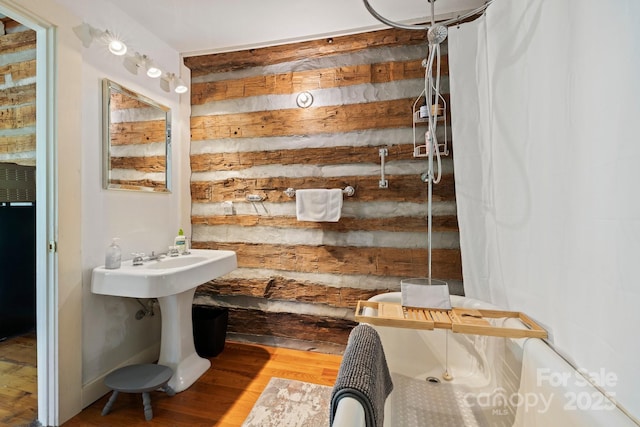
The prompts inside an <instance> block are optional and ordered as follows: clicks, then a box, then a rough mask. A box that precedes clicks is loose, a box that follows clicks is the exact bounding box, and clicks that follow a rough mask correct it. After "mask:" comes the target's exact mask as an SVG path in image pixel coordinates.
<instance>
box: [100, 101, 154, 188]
mask: <svg viewBox="0 0 640 427" xmlns="http://www.w3.org/2000/svg"><path fill="white" fill-rule="evenodd" d="M162 114H163V113H160V112H158V110H157V109H155V108H154V107H150V106H149V104H146V103H144V102H140V101H138V100H137V99H133V98H132V97H130V96H128V95H125V94H122V93H118V92H114V93H112V94H111V98H110V115H111V124H110V126H109V143H110V153H109V154H110V156H109V162H110V165H109V167H110V178H109V182H110V183H111V184H117V185H118V186H119V187H120V188H127V187H128V186H133V187H135V186H144V187H153V188H158V189H163V188H164V187H165V185H166V183H165V172H166V169H167V164H166V122H165V119H164V117H161V116H162Z"/></svg>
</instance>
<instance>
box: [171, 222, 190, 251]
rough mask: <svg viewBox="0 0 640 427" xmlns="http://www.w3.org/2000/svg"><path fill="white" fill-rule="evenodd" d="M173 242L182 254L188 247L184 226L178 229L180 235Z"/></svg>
mask: <svg viewBox="0 0 640 427" xmlns="http://www.w3.org/2000/svg"><path fill="white" fill-rule="evenodd" d="M173 244H174V245H175V247H176V248H177V249H178V253H179V254H180V255H182V254H184V251H185V248H186V247H187V238H186V237H185V235H184V231H182V228H181V229H180V230H179V231H178V235H177V236H176V240H175V241H174V243H173Z"/></svg>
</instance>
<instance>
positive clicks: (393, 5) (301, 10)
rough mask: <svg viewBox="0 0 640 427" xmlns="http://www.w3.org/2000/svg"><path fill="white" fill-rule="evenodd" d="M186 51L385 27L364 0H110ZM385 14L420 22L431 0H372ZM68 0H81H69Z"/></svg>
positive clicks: (468, 2)
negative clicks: (372, 13)
mask: <svg viewBox="0 0 640 427" xmlns="http://www.w3.org/2000/svg"><path fill="white" fill-rule="evenodd" d="M106 1H108V2H109V3H112V4H113V5H114V6H116V7H117V8H119V9H121V10H122V11H124V12H125V13H126V14H127V15H129V16H130V17H131V18H132V19H133V20H135V21H137V22H140V23H141V24H142V25H143V26H144V27H145V29H147V30H148V31H149V32H151V33H153V34H154V35H155V36H156V37H158V38H159V39H161V40H163V41H164V42H166V43H167V44H168V45H169V46H171V47H173V48H174V49H175V50H176V51H178V52H180V53H182V54H183V55H184V56H193V55H197V54H204V53H213V52H223V51H233V50H242V49H247V48H253V47H260V46H268V45H275V44H282V43H285V42H293V41H302V40H311V39H317V38H322V37H326V36H336V35H344V34H349V33H355V32H362V31H366V30H373V29H381V28H385V26H384V25H383V24H381V23H380V22H378V21H377V20H375V19H374V18H373V17H372V16H371V15H370V14H369V12H367V10H366V9H365V6H364V4H363V1H362V0H314V1H312V0H233V1H232V0H106ZM369 2H370V4H371V6H373V7H374V8H375V9H376V10H377V11H378V12H379V13H380V14H382V15H383V16H384V17H386V18H388V19H391V20H394V21H404V22H417V21H424V20H425V17H428V16H430V13H431V9H430V3H428V2H427V0H369ZM65 3H67V5H68V6H70V7H72V8H73V4H82V3H84V2H79V1H66V2H65ZM483 3H484V1H483V0H439V1H437V2H436V3H435V8H436V15H445V16H446V17H452V16H456V12H457V11H461V10H469V9H473V8H475V7H478V6H480V5H481V4H483Z"/></svg>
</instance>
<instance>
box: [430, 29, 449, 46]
mask: <svg viewBox="0 0 640 427" xmlns="http://www.w3.org/2000/svg"><path fill="white" fill-rule="evenodd" d="M446 38H447V27H445V26H444V25H441V24H436V25H432V26H431V27H429V30H428V31H427V40H429V44H439V43H442V42H443V41H444V39H446Z"/></svg>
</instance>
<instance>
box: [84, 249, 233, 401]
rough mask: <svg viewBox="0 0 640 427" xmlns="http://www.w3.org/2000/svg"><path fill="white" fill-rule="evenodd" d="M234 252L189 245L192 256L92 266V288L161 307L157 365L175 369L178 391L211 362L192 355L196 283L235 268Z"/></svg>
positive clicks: (174, 384) (176, 389)
mask: <svg viewBox="0 0 640 427" xmlns="http://www.w3.org/2000/svg"><path fill="white" fill-rule="evenodd" d="M237 266H238V263H237V259H236V253H235V252H233V251H218V250H206V249H192V250H191V254H189V255H181V256H179V257H175V258H172V257H167V258H164V259H162V260H158V261H148V262H145V263H144V264H143V265H139V266H134V265H133V264H132V262H131V261H126V262H123V263H122V266H121V267H120V268H119V269H116V270H108V269H106V268H104V266H101V267H96V268H94V269H93V274H92V277H91V291H92V292H93V293H95V294H101V295H111V296H120V297H131V298H157V299H158V302H159V303H160V310H161V311H162V336H161V342H160V358H159V360H158V363H159V364H161V365H165V366H168V367H170V368H171V369H173V377H172V378H171V380H169V386H170V387H171V388H173V389H174V390H175V391H176V392H180V391H183V390H185V389H186V388H188V387H189V386H190V385H191V384H193V383H194V382H195V381H196V380H197V379H198V378H200V376H201V375H202V374H203V373H205V372H206V371H207V369H209V367H210V366H211V362H209V360H207V359H203V358H201V357H200V356H198V354H197V353H196V350H195V347H194V344H193V329H192V328H193V326H192V319H191V306H192V304H193V295H194V294H195V291H196V287H198V286H199V285H201V284H203V283H206V282H207V281H209V280H212V279H215V278H216V277H219V276H222V275H224V274H227V273H229V272H231V271H233V270H235V269H236V268H237Z"/></svg>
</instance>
